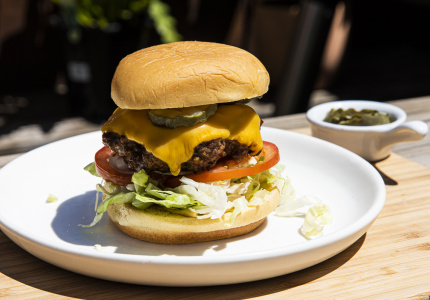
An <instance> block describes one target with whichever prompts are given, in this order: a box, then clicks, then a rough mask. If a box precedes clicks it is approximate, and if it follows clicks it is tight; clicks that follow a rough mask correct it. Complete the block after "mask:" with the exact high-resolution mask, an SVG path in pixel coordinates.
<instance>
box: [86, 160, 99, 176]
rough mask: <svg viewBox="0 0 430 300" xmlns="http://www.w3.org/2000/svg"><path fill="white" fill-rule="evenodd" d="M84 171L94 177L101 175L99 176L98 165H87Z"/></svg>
mask: <svg viewBox="0 0 430 300" xmlns="http://www.w3.org/2000/svg"><path fill="white" fill-rule="evenodd" d="M84 170H85V171H88V172H90V174H91V175H93V176H96V177H100V175H99V174H97V171H96V165H95V164H94V163H90V164H88V165H86V166H85V168H84Z"/></svg>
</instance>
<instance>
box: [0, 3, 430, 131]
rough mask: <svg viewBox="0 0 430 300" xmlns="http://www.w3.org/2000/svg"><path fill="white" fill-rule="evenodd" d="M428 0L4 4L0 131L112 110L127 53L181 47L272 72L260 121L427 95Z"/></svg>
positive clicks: (97, 119)
mask: <svg viewBox="0 0 430 300" xmlns="http://www.w3.org/2000/svg"><path fill="white" fill-rule="evenodd" d="M429 29H430V2H429V1H425V0H355V1H354V0H351V1H334V0H327V1H323V0H303V1H293V0H284V1H281V0H273V1H272V0H218V1H209V0H206V1H203V0H163V1H161V0H137V1H136V0H134V1H126V0H118V1H102V0H98V1H97V0H81V1H79V0H74V1H73V0H0V134H1V135H5V134H8V133H11V132H13V131H14V130H16V129H17V128H19V127H21V126H26V125H28V124H38V125H39V126H40V128H42V130H43V131H45V132H49V130H51V129H52V127H53V126H54V124H55V123H56V122H58V121H60V120H64V119H66V118H73V117H80V118H84V119H85V120H87V121H88V122H91V123H94V124H100V123H102V122H103V121H104V120H106V119H107V118H108V117H109V115H110V114H111V113H112V111H113V109H114V108H115V106H114V103H113V101H112V100H111V99H110V80H111V78H112V75H113V73H114V70H115V68H116V66H117V64H118V63H119V61H120V60H121V58H122V57H124V56H125V55H127V54H128V53H130V52H133V51H135V50H137V49H141V48H144V47H148V46H151V45H155V44H159V43H165V42H172V41H177V40H199V41H210V42H220V43H227V44H231V45H235V46H239V47H241V48H244V49H246V50H248V51H250V52H252V53H253V54H255V55H256V56H257V57H258V58H259V59H260V60H261V61H262V62H263V64H264V65H265V66H266V68H267V69H268V71H269V73H270V75H271V85H270V90H269V92H268V93H267V95H265V96H264V97H263V99H261V100H260V101H259V102H258V103H253V105H254V106H255V107H256V109H257V110H258V112H259V113H260V114H261V115H262V116H263V117H268V116H275V115H284V114H292V113H298V112H304V111H306V109H307V108H308V107H309V106H311V105H314V104H315V103H319V102H325V101H335V100H339V99H341V100H346V99H363V100H376V101H387V100H397V99H403V98H411V97H419V96H425V95H429V94H430V30H429Z"/></svg>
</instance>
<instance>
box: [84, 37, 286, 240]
mask: <svg viewBox="0 0 430 300" xmlns="http://www.w3.org/2000/svg"><path fill="white" fill-rule="evenodd" d="M268 86H269V75H268V73H267V71H266V69H265V67H264V66H263V64H262V63H261V62H260V61H259V60H258V59H257V58H256V57H255V56H253V55H252V54H250V53H249V52H247V51H245V50H242V49H239V48H236V47H233V46H229V45H224V44H217V43H208V42H197V41H192V42H191V41H188V42H176V43H170V44H162V45H157V46H153V47H148V48H145V49H142V50H139V51H137V52H134V53H132V54H130V55H128V56H126V57H125V58H124V59H122V60H121V62H120V63H119V65H118V67H117V69H116V71H115V74H114V77H113V80H112V86H111V96H112V99H113V101H114V102H115V104H116V105H117V106H118V108H117V109H116V110H115V111H114V112H113V114H112V115H111V117H110V118H109V119H108V121H107V122H106V123H105V124H104V125H103V126H102V132H103V134H102V141H103V144H104V147H103V148H101V149H100V150H99V151H98V152H97V153H96V155H95V160H94V162H93V163H91V164H89V165H88V166H87V167H86V168H85V169H87V170H88V171H90V172H91V173H92V174H93V175H96V176H100V177H102V179H103V180H102V183H101V184H98V185H97V191H99V192H102V194H103V201H102V202H101V203H100V204H98V203H97V212H96V217H95V219H94V221H93V222H92V223H91V224H90V225H85V226H94V225H95V224H96V223H97V222H98V221H99V220H100V219H101V218H102V215H103V213H105V212H107V213H108V215H109V217H110V219H111V220H112V221H113V223H115V225H116V226H117V227H118V228H119V229H120V230H121V231H122V232H123V233H125V234H127V235H129V236H131V237H133V238H137V239H140V240H143V241H148V242H154V243H162V244H188V243H195V242H204V241H212V240H218V239H225V238H231V237H235V236H239V235H243V234H246V233H249V232H250V231H252V230H254V229H256V228H257V227H258V226H260V225H261V224H262V223H263V222H264V220H265V219H266V217H267V215H269V214H270V213H271V212H272V211H273V210H274V209H275V208H276V207H277V206H278V204H279V201H280V190H281V189H282V180H281V178H280V177H279V175H278V174H277V172H276V171H275V170H274V168H273V167H274V166H275V165H276V164H277V163H278V161H279V151H278V148H277V147H276V145H274V144H273V143H270V142H267V141H263V140H262V138H261V134H260V127H261V124H262V121H261V119H260V117H259V116H258V114H257V113H256V112H255V111H254V110H253V109H252V108H251V107H250V106H248V105H246V103H247V102H249V101H250V100H251V99H255V98H260V97H262V96H263V95H264V94H265V93H266V92H267V90H268ZM97 194H99V193H97Z"/></svg>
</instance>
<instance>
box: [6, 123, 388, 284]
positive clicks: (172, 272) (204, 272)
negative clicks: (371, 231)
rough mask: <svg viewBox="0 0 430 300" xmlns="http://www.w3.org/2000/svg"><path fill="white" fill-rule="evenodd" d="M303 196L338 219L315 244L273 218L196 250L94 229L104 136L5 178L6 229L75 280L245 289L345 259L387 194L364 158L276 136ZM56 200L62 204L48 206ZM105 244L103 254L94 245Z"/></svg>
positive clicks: (63, 147) (34, 154)
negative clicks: (96, 168) (95, 164)
mask: <svg viewBox="0 0 430 300" xmlns="http://www.w3.org/2000/svg"><path fill="white" fill-rule="evenodd" d="M262 135H263V138H264V139H265V140H268V141H272V142H275V143H276V144H277V145H278V147H279V149H280V153H281V163H283V164H284V165H285V167H286V171H285V175H287V176H289V177H290V179H291V180H292V184H293V186H294V187H295V189H296V193H297V194H298V195H314V196H317V197H318V198H320V199H321V200H323V201H324V202H326V203H327V204H328V205H329V207H330V208H331V210H332V214H333V216H334V221H333V224H332V225H329V226H327V227H326V228H325V235H324V236H323V237H321V238H319V239H316V240H311V241H308V240H306V239H304V238H303V236H301V235H300V233H299V229H300V226H301V224H302V223H303V219H301V218H282V217H277V216H274V215H270V216H269V218H268V219H267V221H266V222H265V223H263V225H262V226H260V227H259V228H258V229H257V230H255V231H254V232H252V233H250V234H247V235H245V236H242V237H237V238H232V239H227V240H221V241H214V242H206V243H198V244H191V245H177V246H170V245H158V244H151V243H146V242H142V241H138V240H135V239H132V238H130V237H128V236H125V235H124V234H122V233H120V232H119V230H117V228H116V227H115V226H114V225H113V224H112V223H111V222H110V220H109V218H108V217H107V216H105V217H104V218H103V220H102V222H101V223H99V224H98V225H97V226H95V227H93V228H82V227H79V226H78V224H89V223H90V222H91V221H92V219H93V217H94V202H95V194H96V193H95V184H96V183H98V180H97V178H95V177H93V176H91V175H90V174H88V173H87V172H86V171H84V170H83V167H84V166H85V165H86V164H87V163H89V162H91V161H92V160H93V156H94V153H95V152H96V150H98V149H99V148H100V147H101V146H102V144H101V135H100V133H90V134H84V135H80V136H76V137H73V138H69V139H65V140H62V141H59V142H55V143H52V144H49V145H46V146H43V147H41V148H38V149H36V150H34V151H31V152H29V153H27V154H25V155H23V156H21V157H19V158H18V159H16V160H14V161H12V162H11V163H10V164H8V165H7V166H5V167H4V168H3V169H2V170H0V182H1V183H2V188H1V189H0V207H1V209H0V226H1V229H2V230H3V232H4V233H5V234H6V235H7V236H8V237H9V238H10V239H12V240H13V241H14V242H15V243H16V244H18V245H19V246H21V247H22V248H24V249H25V250H26V251H28V252H30V253H31V254H33V255H35V256H36V257H39V258H40V259H42V260H45V261H47V262H49V263H52V264H54V265H56V266H59V267H61V268H64V269H67V270H71V271H74V272H77V273H81V274H85V275H89V276H93V277H98V278H103V279H108V280H114V281H122V282H128V283H137V284H151V285H167V286H199V285H217V284H231V283H239V282H246V281H252V280H258V279H265V278H270V277H274V276H278V275H283V274H287V273H290V272H294V271H297V270H301V269H303V268H306V267H309V266H312V265H314V264H317V263H319V262H321V261H324V260H326V259H328V258H330V257H332V256H334V255H335V254H337V253H339V252H341V251H342V250H344V249H345V248H347V247H348V246H350V245H351V244H353V243H354V242H355V241H356V240H357V239H359V238H360V237H361V236H362V235H363V234H364V233H365V232H366V230H367V229H368V228H369V226H370V225H371V223H372V222H373V221H374V219H375V218H376V217H377V215H378V214H379V212H380V211H381V209H382V207H383V205H384V202H385V186H384V183H383V181H382V179H381V177H380V175H379V174H378V172H377V171H376V170H375V169H374V168H373V167H372V166H371V165H370V164H369V163H367V162H366V161H365V160H363V159H362V158H360V157H359V156H357V155H355V154H353V153H352V152H349V151H347V150H345V149H343V148H341V147H338V146H335V145H333V144H330V143H328V142H325V141H322V140H318V139H316V138H312V137H308V136H304V135H300V134H296V133H292V132H288V131H282V130H277V129H271V128H264V127H263V129H262ZM49 194H53V195H55V196H57V197H58V199H59V200H58V201H56V202H54V203H47V202H46V199H47V197H48V195H49ZM96 245H97V246H96Z"/></svg>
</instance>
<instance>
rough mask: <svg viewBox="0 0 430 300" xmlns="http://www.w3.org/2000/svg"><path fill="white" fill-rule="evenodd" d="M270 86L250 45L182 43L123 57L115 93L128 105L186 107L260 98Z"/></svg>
mask: <svg viewBox="0 0 430 300" xmlns="http://www.w3.org/2000/svg"><path fill="white" fill-rule="evenodd" d="M268 86H269V74H268V73H267V71H266V68H265V67H264V66H263V64H262V63H261V62H260V61H259V60H258V59H257V58H256V57H255V56H254V55H252V54H251V53H249V52H247V51H245V50H242V49H239V48H236V47H233V46H229V45H224V44H216V43H208V42H177V43H170V44H161V45H157V46H153V47H148V48H145V49H142V50H139V51H137V52H134V53H132V54H130V55H128V56H126V57H125V58H124V59H122V60H121V62H120V63H119V65H118V67H117V69H116V72H115V74H114V77H113V80H112V86H111V96H112V99H113V100H114V102H115V104H116V105H117V106H119V107H120V108H124V109H164V108H182V107H190V106H199V105H206V104H216V103H226V102H233V101H238V100H244V99H252V98H255V97H260V96H262V95H263V94H265V93H266V92H267V90H268Z"/></svg>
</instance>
